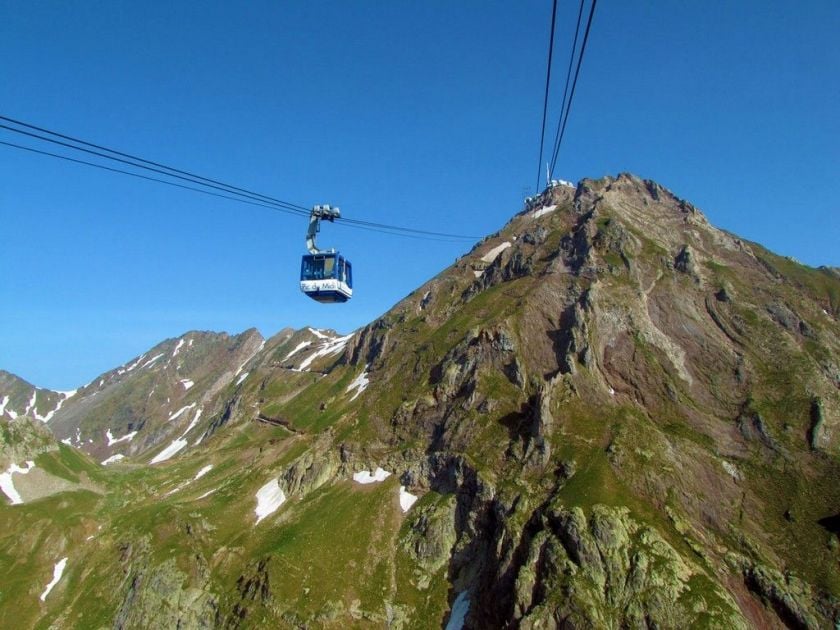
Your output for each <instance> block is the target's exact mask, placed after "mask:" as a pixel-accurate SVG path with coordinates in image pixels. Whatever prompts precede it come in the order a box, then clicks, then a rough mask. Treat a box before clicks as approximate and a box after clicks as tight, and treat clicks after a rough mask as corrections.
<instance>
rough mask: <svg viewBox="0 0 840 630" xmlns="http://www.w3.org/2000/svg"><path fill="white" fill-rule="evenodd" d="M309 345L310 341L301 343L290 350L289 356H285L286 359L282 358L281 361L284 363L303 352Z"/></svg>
mask: <svg viewBox="0 0 840 630" xmlns="http://www.w3.org/2000/svg"><path fill="white" fill-rule="evenodd" d="M311 345H312V342H311V341H301V342H300V343H299V344H298V345H297V347H296V348H295V349H294V350H292V351H291V352H290V353H289V354H287V355H286V358H284V359H283V360H284V361H286V360H287V359H289V358H291V357H292V356H294V355H295V354H297V353H298V352H300V351H301V350H303V349H304V348H305V347H306V346H311Z"/></svg>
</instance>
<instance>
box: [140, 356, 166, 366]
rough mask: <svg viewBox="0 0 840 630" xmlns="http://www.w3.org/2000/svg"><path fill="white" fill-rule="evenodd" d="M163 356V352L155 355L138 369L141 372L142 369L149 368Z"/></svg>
mask: <svg viewBox="0 0 840 630" xmlns="http://www.w3.org/2000/svg"><path fill="white" fill-rule="evenodd" d="M164 354H165V353H163V352H161V353H160V354H156V355H155V356H153V357H152V358H151V359H149V360H148V361H146V362H145V363H144V364H143V365H141V366H140V369H141V370H142V369H143V368H147V367H149V366H150V365H151V364H152V363H154V362H155V361H157V360H158V359H160V358H161V357H162V356H163V355H164Z"/></svg>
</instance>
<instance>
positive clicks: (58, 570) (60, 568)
mask: <svg viewBox="0 0 840 630" xmlns="http://www.w3.org/2000/svg"><path fill="white" fill-rule="evenodd" d="M67 560H68V558H62V559H61V560H59V561H58V562H56V563H55V566H54V567H53V578H52V582H50V583H49V584H47V588H45V589H44V592H43V593H41V601H42V602H43V601H44V600H46V599H47V595H49V594H50V591H51V590H53V587H54V586H55V585H56V584H58V581H59V580H60V579H61V576H62V575H64V567H66V566H67Z"/></svg>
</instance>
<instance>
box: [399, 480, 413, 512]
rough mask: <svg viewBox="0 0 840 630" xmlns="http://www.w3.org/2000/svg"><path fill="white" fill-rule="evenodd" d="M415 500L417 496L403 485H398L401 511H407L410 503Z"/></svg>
mask: <svg viewBox="0 0 840 630" xmlns="http://www.w3.org/2000/svg"><path fill="white" fill-rule="evenodd" d="M416 502H417V496H416V495H414V494H411V493H410V492H409V491H408V490H406V489H405V486H400V507H401V508H402V511H403V512H408V510H409V509H410V508H411V506H412V505H414V504H415V503H416Z"/></svg>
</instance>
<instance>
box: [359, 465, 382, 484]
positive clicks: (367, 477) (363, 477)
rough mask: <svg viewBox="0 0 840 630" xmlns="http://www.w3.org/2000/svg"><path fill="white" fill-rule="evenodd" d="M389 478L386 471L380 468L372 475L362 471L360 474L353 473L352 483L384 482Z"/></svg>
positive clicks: (367, 471)
mask: <svg viewBox="0 0 840 630" xmlns="http://www.w3.org/2000/svg"><path fill="white" fill-rule="evenodd" d="M390 476H391V473H389V472H388V471H387V470H383V469H382V468H378V467H377V469H376V470H374V471H373V472H372V473H371V472H370V471H369V470H363V471H361V472H357V473H353V481H355V482H356V483H364V484H368V483H377V482H379V481H385V480H386V479H387V478H388V477H390Z"/></svg>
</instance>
